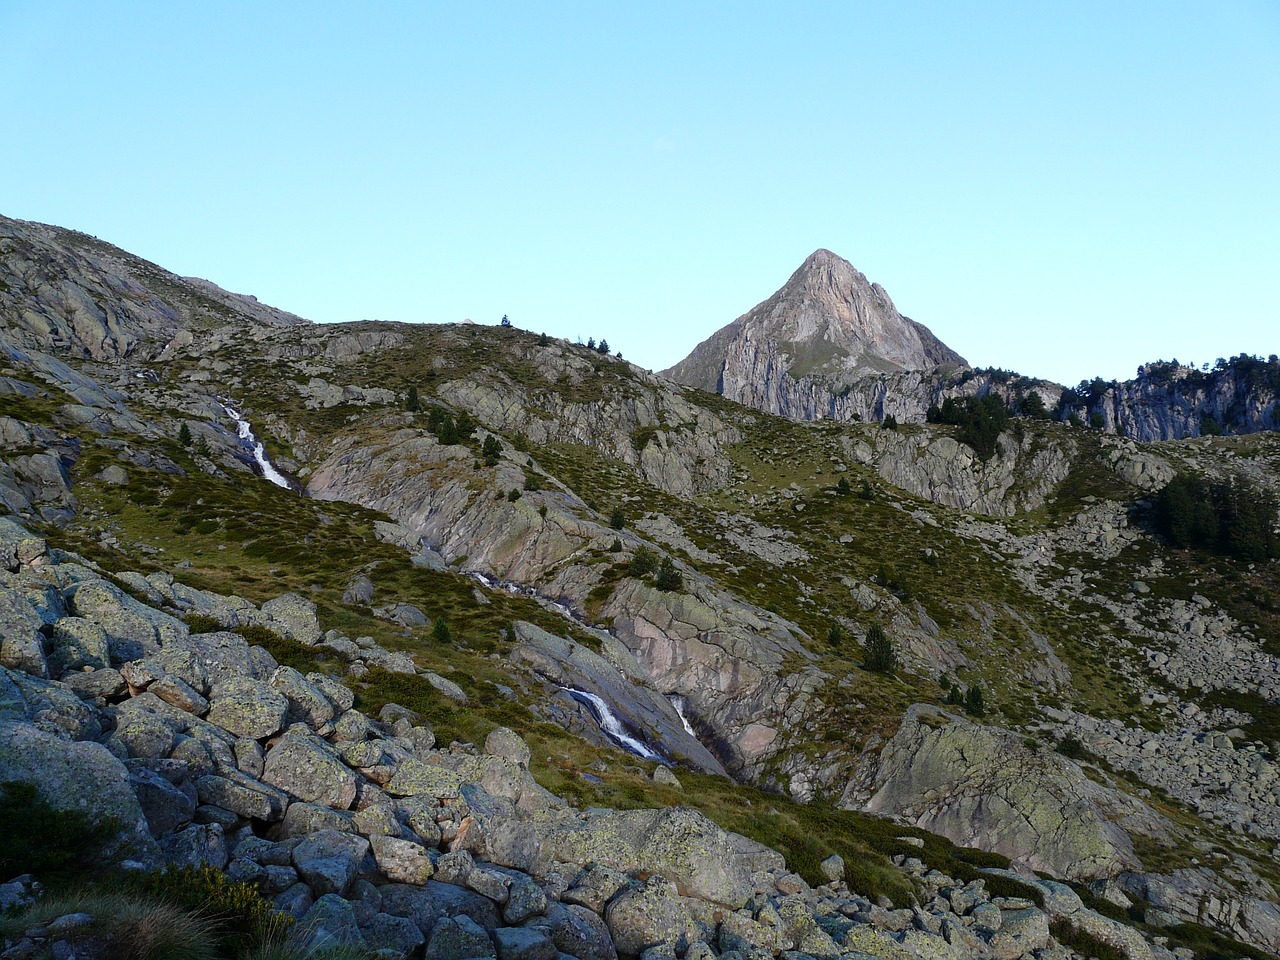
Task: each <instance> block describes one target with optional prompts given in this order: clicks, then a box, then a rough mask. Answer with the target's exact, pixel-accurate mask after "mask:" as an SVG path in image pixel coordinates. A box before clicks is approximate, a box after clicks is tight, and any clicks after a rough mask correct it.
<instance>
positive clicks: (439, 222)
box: [0, 0, 1280, 384]
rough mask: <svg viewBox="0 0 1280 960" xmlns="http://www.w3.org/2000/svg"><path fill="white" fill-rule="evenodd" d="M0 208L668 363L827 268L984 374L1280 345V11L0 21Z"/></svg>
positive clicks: (1014, 7) (1114, 371) (1060, 374)
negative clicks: (805, 270) (830, 254)
mask: <svg viewBox="0 0 1280 960" xmlns="http://www.w3.org/2000/svg"><path fill="white" fill-rule="evenodd" d="M0 44H2V49H3V56H0V106H2V107H3V111H4V119H5V127H6V131H7V136H6V137H5V140H6V146H5V148H4V149H3V150H0V213H3V214H5V215H7V216H15V217H20V218H23V219H29V220H40V221H44V222H48V223H56V224H59V225H62V226H68V227H74V228H77V229H81V230H84V231H86V232H88V233H92V234H95V235H97V236H99V237H102V238H103V239H106V240H109V241H111V242H113V243H116V244H118V245H120V246H122V247H124V248H125V249H127V250H130V251H132V252H135V253H138V254H141V255H142V256H145V257H148V258H149V259H152V260H155V261H156V262H158V263H160V264H162V265H163V266H165V267H168V268H170V269H172V270H175V271H177V272H179V273H184V274H194V275H199V276H204V277H207V278H209V279H211V280H213V281H215V282H217V283H219V284H221V285H222V286H224V287H227V288H229V289H232V290H236V291H238V292H243V293H251V294H254V295H256V296H258V297H259V298H260V299H262V300H264V301H266V302H268V303H272V304H274V305H276V306H279V307H283V308H285V309H289V310H292V311H294V312H295V313H299V314H301V315H303V316H305V317H308V318H310V319H313V320H317V321H322V322H330V321H342V320H358V319H368V318H377V319H384V320H403V321H413V322H454V321H460V320H463V319H467V318H470V319H473V320H475V321H477V322H484V323H496V322H497V321H498V320H499V319H500V318H501V317H502V315H503V314H508V315H509V316H510V317H511V319H512V321H513V322H514V323H516V324H517V325H518V326H522V327H526V328H529V329H532V330H537V331H546V332H547V333H551V334H554V335H558V336H566V337H569V338H571V339H572V338H576V337H581V338H582V339H584V340H585V339H586V338H587V337H595V338H597V339H599V338H601V337H605V338H607V339H608V340H609V342H610V344H611V345H612V346H614V347H615V348H616V349H619V350H621V351H622V352H623V354H624V355H625V356H626V357H627V358H628V359H631V360H634V361H636V362H638V363H640V364H642V365H644V366H647V367H650V368H655V369H657V368H662V367H665V366H668V365H670V364H672V363H674V362H676V361H677V360H679V359H680V358H682V357H683V356H684V355H685V354H686V353H687V352H688V351H689V350H690V349H691V348H692V347H693V346H694V345H695V344H696V343H697V342H699V341H700V340H702V339H704V338H705V337H707V336H709V335H710V334H711V333H712V332H714V331H715V330H716V329H718V328H719V327H721V326H723V325H724V324H726V323H728V322H729V321H731V320H733V319H734V318H735V317H736V316H738V315H739V314H741V313H743V312H745V311H746V310H747V309H749V308H750V307H751V306H753V305H754V304H756V303H757V302H759V301H760V300H762V299H764V298H765V297H767V296H768V295H769V294H770V293H772V292H773V291H774V290H775V289H777V288H778V287H779V286H781V285H782V283H783V282H784V281H785V280H786V278H787V277H788V276H789V275H790V273H791V272H792V271H793V270H794V269H795V268H796V267H797V266H798V265H799V264H800V263H801V261H803V260H804V258H805V257H806V256H807V255H808V254H809V253H811V252H812V251H813V250H814V249H816V248H818V247H827V248H829V249H831V250H834V251H835V252H837V253H839V254H840V255H841V256H843V257H845V258H847V259H848V260H850V261H851V262H852V263H853V264H854V265H855V266H857V267H858V268H859V269H860V270H862V271H863V272H864V273H866V274H867V275H868V276H869V277H870V278H871V279H872V280H874V281H877V282H879V283H881V284H882V285H884V287H885V288H886V289H887V290H888V291H889V293H890V295H891V296H892V297H893V298H894V301H895V302H896V303H897V305H898V307H899V309H900V310H902V311H903V312H904V313H906V314H908V315H909V316H912V317H914V318H915V319H916V320H919V321H921V322H922V323H925V324H927V325H928V326H929V327H930V328H931V329H932V330H933V331H934V333H936V334H937V335H938V336H939V337H941V338H942V339H943V340H944V341H945V342H946V343H947V344H948V345H950V346H951V347H953V348H954V349H956V350H957V351H959V352H960V353H961V354H963V355H964V356H965V357H966V358H967V359H968V360H969V361H970V362H971V363H973V364H975V365H981V366H987V365H994V366H1001V367H1007V368H1012V369H1015V370H1018V371H1020V372H1022V373H1026V374H1032V375H1036V376H1043V377H1048V378H1051V379H1056V380H1058V381H1060V382H1065V383H1069V384H1071V383H1075V382H1077V381H1079V380H1081V379H1084V378H1086V377H1092V376H1094V375H1102V376H1105V377H1108V378H1112V377H1120V378H1123V377H1128V376H1131V375H1132V374H1133V372H1134V369H1135V368H1136V366H1137V365H1138V364H1139V363H1141V362H1143V361H1146V360H1153V359H1157V358H1163V359H1170V358H1172V357H1175V356H1176V357H1177V358H1179V359H1180V360H1183V361H1187V360H1194V361H1197V362H1204V361H1210V362H1211V361H1213V360H1214V359H1215V358H1216V357H1219V356H1226V355H1231V354H1235V353H1239V352H1242V351H1243V352H1250V353H1262V354H1269V353H1272V352H1280V335H1277V331H1280V294H1278V293H1277V279H1278V278H1280V186H1278V185H1277V171H1278V170H1280V5H1278V4H1276V3H1275V2H1273V0H1254V2H1244V0H1206V2H1198V3H1184V2H1177V0H1164V2H1158V3H1157V2H1143V0H1133V2H1125V3H1115V2H1114V0H1109V2H1105V3H1092V2H1087V0H1086V2H1073V3H1065V2H1045V3H1026V2H1008V3H996V2H992V3H968V4H960V3H911V2H902V3H892V4H886V3H860V2H854V0H846V2H823V0H814V2H810V3H808V4H805V5H803V6H798V5H783V4H777V3H752V2H736V3H732V4H730V3H697V4H691V3H687V2H685V3H673V2H663V0H657V2H648V3H634V4H613V3H605V4H592V3H585V2H583V3H559V2H554V0H547V2H543V3H538V4H529V3H498V2H490V3H486V2H470V3H435V2H422V3H390V2H388V3H371V4H364V5H353V4H338V3H327V2H321V0H313V2H309V3H305V4H302V3H298V4H293V3H286V2H279V3H269V4H263V3H260V2H257V3H234V2H224V3H218V4H186V3H171V2H170V3H132V2H112V3H101V2H62V0H0Z"/></svg>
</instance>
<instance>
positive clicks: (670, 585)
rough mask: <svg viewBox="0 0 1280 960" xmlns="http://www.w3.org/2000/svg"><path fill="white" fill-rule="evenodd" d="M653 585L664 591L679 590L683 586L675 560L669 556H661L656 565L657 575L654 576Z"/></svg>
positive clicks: (682, 579) (682, 578)
mask: <svg viewBox="0 0 1280 960" xmlns="http://www.w3.org/2000/svg"><path fill="white" fill-rule="evenodd" d="M654 586H656V587H657V588H658V589H659V590H661V591H663V592H664V593H670V592H671V591H672V590H679V589H680V588H681V587H682V586H684V577H682V576H681V575H680V570H679V569H678V568H677V567H676V562H675V561H674V560H672V559H671V558H670V557H663V558H662V563H661V564H659V566H658V575H657V576H656V577H655V578H654Z"/></svg>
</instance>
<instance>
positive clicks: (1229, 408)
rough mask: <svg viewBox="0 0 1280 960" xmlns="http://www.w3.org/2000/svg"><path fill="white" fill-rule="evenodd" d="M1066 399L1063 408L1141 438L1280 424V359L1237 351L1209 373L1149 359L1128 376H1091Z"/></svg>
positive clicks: (1237, 430)
mask: <svg viewBox="0 0 1280 960" xmlns="http://www.w3.org/2000/svg"><path fill="white" fill-rule="evenodd" d="M1083 386H1085V385H1082V387H1083ZM1081 393H1084V396H1081V395H1080V394H1081ZM1065 399H1066V401H1067V403H1066V404H1064V406H1067V407H1068V410H1067V411H1065V412H1068V413H1069V412H1072V411H1078V412H1087V413H1088V415H1089V416H1090V417H1101V418H1102V421H1103V425H1104V427H1105V429H1106V430H1107V431H1108V432H1111V433H1118V434H1122V435H1123V436H1126V437H1131V438H1133V439H1134V440H1138V441H1141V442H1143V443H1151V442H1154V441H1158V440H1181V439H1182V438H1183V437H1199V436H1206V435H1211V434H1216V433H1219V432H1229V433H1257V432H1259V431H1261V430H1275V429H1277V427H1280V409H1278V408H1277V400H1278V399H1280V361H1276V360H1275V358H1274V357H1273V358H1272V359H1271V360H1267V361H1263V360H1261V359H1260V358H1256V357H1247V356H1240V357H1236V358H1234V359H1233V360H1231V361H1229V362H1222V363H1220V364H1219V365H1218V367H1217V368H1216V369H1215V370H1213V371H1211V372H1202V371H1197V370H1195V369H1193V368H1190V367H1182V366H1178V365H1176V364H1166V363H1152V364H1147V365H1146V366H1143V367H1139V368H1138V376H1137V377H1136V378H1134V379H1133V380H1127V381H1125V382H1123V383H1111V384H1100V383H1097V382H1096V381H1095V384H1094V385H1090V389H1089V391H1088V392H1087V393H1085V391H1083V390H1077V391H1072V392H1069V393H1068V394H1067V395H1066V398H1065ZM1072 401H1074V402H1072ZM1095 422H1096V420H1095Z"/></svg>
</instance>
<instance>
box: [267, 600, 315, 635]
mask: <svg viewBox="0 0 1280 960" xmlns="http://www.w3.org/2000/svg"><path fill="white" fill-rule="evenodd" d="M262 612H263V613H264V614H266V615H267V616H268V617H270V618H271V620H272V622H273V623H275V624H276V625H277V626H279V627H282V628H284V632H285V633H287V634H288V635H289V636H290V637H291V638H292V639H294V640H296V641H298V643H305V644H307V645H308V646H311V645H313V644H316V643H319V642H320V638H321V637H323V636H324V631H323V630H321V629H320V618H319V616H318V615H317V614H316V605H315V604H314V603H312V602H311V601H310V600H308V599H306V598H305V597H300V596H298V595H297V594H296V593H286V594H282V595H281V596H279V597H276V598H275V599H274V600H268V601H267V602H266V603H264V604H263V605H262Z"/></svg>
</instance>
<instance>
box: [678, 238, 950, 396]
mask: <svg viewBox="0 0 1280 960" xmlns="http://www.w3.org/2000/svg"><path fill="white" fill-rule="evenodd" d="M938 364H962V365H963V364H964V358H962V357H961V356H960V355H959V354H957V353H955V352H954V351H953V350H951V349H949V348H948V347H947V346H946V345H945V344H943V343H942V342H941V341H940V340H938V338H937V337H935V336H934V335H933V334H932V333H930V332H929V330H928V329H927V328H926V327H924V326H923V325H921V324H919V323H916V322H915V321H914V320H911V319H909V318H907V317H904V316H903V315H902V314H900V313H899V312H898V310H897V308H896V307H895V306H894V305H893V301H892V300H890V299H889V294H888V293H886V292H885V289H884V288H883V287H881V286H880V285H879V284H876V283H871V282H870V281H868V280H867V278H866V277H865V276H863V275H862V274H861V273H859V272H858V271H857V270H855V269H854V267H853V266H852V265H851V264H850V263H849V262H848V261H846V260H843V259H841V258H840V257H838V256H836V255H835V254H834V253H832V252H831V251H829V250H818V251H816V252H815V253H813V254H812V255H811V256H810V257H809V258H808V259H807V260H805V262H804V263H803V264H801V266H800V268H799V269H798V270H797V271H796V272H795V273H793V274H792V275H791V279H789V280H788V281H787V283H786V284H785V285H784V286H783V287H782V289H780V290H779V291H778V292H777V293H775V294H774V295H773V296H772V297H770V298H769V299H768V300H765V301H764V302H763V303H761V304H759V305H757V306H756V307H754V308H753V309H751V310H749V311H748V312H747V313H745V314H743V315H742V316H741V317H739V318H738V319H737V320H735V321H734V322H733V323H731V324H729V326H727V327H725V328H724V329H723V330H720V331H718V332H717V333H715V334H713V335H712V336H711V337H710V338H709V339H707V340H705V341H704V342H702V343H701V344H699V345H698V346H697V347H696V348H694V351H693V353H691V354H690V355H689V356H688V357H687V358H686V359H684V360H682V361H681V362H680V363H678V364H676V365H675V366H674V367H672V368H670V369H669V370H667V371H665V375H666V376H669V377H670V378H671V379H673V380H676V381H678V382H680V383H687V384H689V385H690V386H695V387H699V388H700V389H703V390H707V391H710V392H714V393H721V394H723V395H724V396H726V397H728V398H729V399H730V400H736V401H738V402H740V403H745V404H747V405H748V406H754V407H757V408H758V409H762V410H767V411H769V412H770V413H777V414H780V415H782V416H790V417H797V418H800V419H806V418H805V417H804V416H803V414H802V413H800V412H799V411H802V410H804V409H806V403H807V398H809V397H810V396H811V395H812V397H813V401H814V402H820V401H819V400H818V398H817V392H818V390H819V389H820V388H819V387H818V384H819V383H825V384H829V385H834V386H835V387H836V388H838V387H839V386H843V385H846V384H849V383H852V382H854V381H855V380H857V379H859V378H860V377H863V376H867V375H873V374H884V373H896V372H898V371H903V370H926V369H930V368H932V367H934V366H937V365H938ZM826 392H827V393H831V392H832V388H831V386H828V388H827V391H826ZM926 406H927V404H926Z"/></svg>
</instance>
